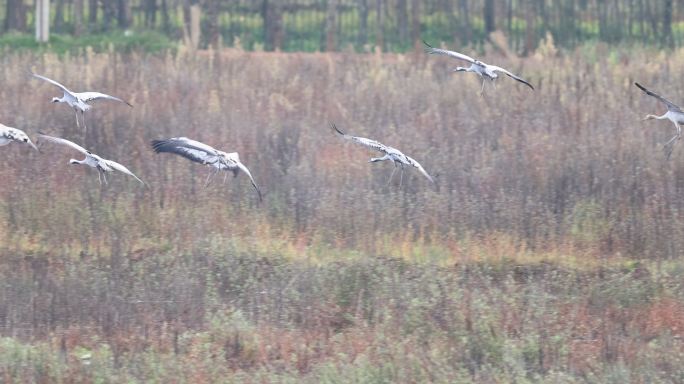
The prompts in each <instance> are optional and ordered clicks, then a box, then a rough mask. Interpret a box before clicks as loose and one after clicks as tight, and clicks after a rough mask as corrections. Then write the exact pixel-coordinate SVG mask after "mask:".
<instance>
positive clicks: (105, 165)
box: [38, 133, 145, 185]
mask: <svg viewBox="0 0 684 384" xmlns="http://www.w3.org/2000/svg"><path fill="white" fill-rule="evenodd" d="M38 136H39V138H40V139H41V140H45V141H49V142H52V143H56V144H61V145H66V146H68V147H71V148H72V149H75V150H77V151H79V152H81V153H82V154H84V155H85V159H83V160H76V159H71V160H69V164H83V165H87V166H89V167H92V168H95V169H97V171H98V174H97V180H98V181H99V182H100V184H102V180H103V179H104V182H105V184H107V175H106V174H107V173H108V172H114V171H119V172H122V173H125V174H127V175H129V176H132V177H133V178H135V179H136V180H138V181H139V182H140V183H141V184H143V185H145V183H144V182H143V181H142V180H140V179H139V178H138V176H136V175H134V174H133V172H131V171H129V170H128V168H126V167H124V166H123V165H121V164H119V163H117V162H115V161H112V160H107V159H103V158H102V157H100V156H98V155H96V154H94V153H92V152H90V151H88V150H86V149H85V148H83V147H81V146H80V145H78V144H76V143H74V142H72V141H69V140H67V139H62V138H60V137H53V136H48V135H44V134H42V133H41V134H39V135H38Z"/></svg>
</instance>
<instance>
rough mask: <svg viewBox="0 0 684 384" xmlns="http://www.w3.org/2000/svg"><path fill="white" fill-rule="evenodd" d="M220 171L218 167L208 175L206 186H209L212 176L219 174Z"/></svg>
mask: <svg viewBox="0 0 684 384" xmlns="http://www.w3.org/2000/svg"><path fill="white" fill-rule="evenodd" d="M218 171H219V169H218V168H216V170H215V171H213V172H211V173H210V174H209V175H208V176H207V181H206V182H205V184H204V188H206V187H208V186H209V182H210V181H211V178H212V177H214V175H215V174H217V173H218Z"/></svg>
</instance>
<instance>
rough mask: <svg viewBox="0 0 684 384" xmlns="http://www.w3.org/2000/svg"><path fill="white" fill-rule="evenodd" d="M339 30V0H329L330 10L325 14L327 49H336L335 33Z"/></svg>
mask: <svg viewBox="0 0 684 384" xmlns="http://www.w3.org/2000/svg"><path fill="white" fill-rule="evenodd" d="M336 32H337V0H328V12H327V14H326V16H325V50H326V51H328V52H333V51H335V49H336V44H335V35H336Z"/></svg>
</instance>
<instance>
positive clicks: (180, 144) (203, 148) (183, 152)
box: [152, 137, 220, 164]
mask: <svg viewBox="0 0 684 384" xmlns="http://www.w3.org/2000/svg"><path fill="white" fill-rule="evenodd" d="M152 149H154V151H155V152H157V153H161V152H167V153H175V154H176V155H179V156H183V157H185V158H186V159H188V160H190V161H194V162H196V163H200V164H213V163H215V162H217V161H218V160H219V158H220V155H219V153H218V151H217V150H216V149H214V148H213V147H210V146H208V145H206V144H204V143H200V142H199V141H195V140H191V139H188V138H187V137H173V138H170V139H165V140H152Z"/></svg>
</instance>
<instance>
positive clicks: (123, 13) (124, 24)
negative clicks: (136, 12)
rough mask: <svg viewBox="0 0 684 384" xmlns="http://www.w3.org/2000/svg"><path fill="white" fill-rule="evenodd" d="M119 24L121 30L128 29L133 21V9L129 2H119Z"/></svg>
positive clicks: (124, 0)
mask: <svg viewBox="0 0 684 384" xmlns="http://www.w3.org/2000/svg"><path fill="white" fill-rule="evenodd" d="M118 5H119V7H118V12H117V23H118V24H119V28H128V27H129V26H130V20H131V7H130V4H129V2H128V0H119V4H118Z"/></svg>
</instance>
